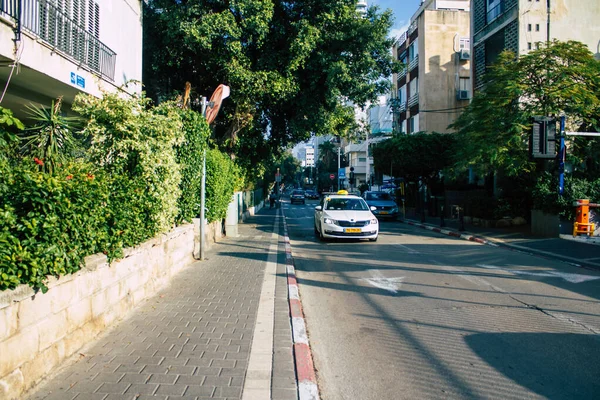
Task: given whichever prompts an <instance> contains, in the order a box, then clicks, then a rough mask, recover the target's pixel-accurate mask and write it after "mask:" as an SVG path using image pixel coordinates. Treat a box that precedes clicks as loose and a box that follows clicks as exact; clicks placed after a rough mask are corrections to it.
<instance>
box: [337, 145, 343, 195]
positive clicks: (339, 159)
mask: <svg viewBox="0 0 600 400" xmlns="http://www.w3.org/2000/svg"><path fill="white" fill-rule="evenodd" d="M341 148H342V141H341V139H340V143H339V146H338V173H337V177H338V190H340V189H341V188H340V168H342V162H341V150H340V149H341Z"/></svg>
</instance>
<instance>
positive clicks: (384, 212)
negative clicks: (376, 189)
mask: <svg viewBox="0 0 600 400" xmlns="http://www.w3.org/2000/svg"><path fill="white" fill-rule="evenodd" d="M387 213H388V212H387V211H380V212H379V214H387Z"/></svg>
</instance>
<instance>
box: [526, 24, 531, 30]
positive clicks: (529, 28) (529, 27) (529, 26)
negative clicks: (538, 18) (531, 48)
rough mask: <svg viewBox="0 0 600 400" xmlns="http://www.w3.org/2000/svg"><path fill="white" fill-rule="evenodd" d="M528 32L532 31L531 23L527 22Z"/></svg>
mask: <svg viewBox="0 0 600 400" xmlns="http://www.w3.org/2000/svg"><path fill="white" fill-rule="evenodd" d="M527 32H531V24H527Z"/></svg>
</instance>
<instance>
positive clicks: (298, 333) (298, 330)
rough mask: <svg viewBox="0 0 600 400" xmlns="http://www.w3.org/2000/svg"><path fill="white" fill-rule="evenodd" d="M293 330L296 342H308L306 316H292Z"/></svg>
mask: <svg viewBox="0 0 600 400" xmlns="http://www.w3.org/2000/svg"><path fill="white" fill-rule="evenodd" d="M292 331H293V336H294V343H304V344H308V335H307V334H306V325H304V318H300V317H293V318H292Z"/></svg>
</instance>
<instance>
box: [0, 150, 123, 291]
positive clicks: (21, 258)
mask: <svg viewBox="0 0 600 400" xmlns="http://www.w3.org/2000/svg"><path fill="white" fill-rule="evenodd" d="M37 169H38V168H37V165H36V164H34V162H33V160H31V161H29V162H28V163H21V164H19V165H18V166H17V167H15V168H14V169H6V168H5V169H4V170H3V171H2V178H1V179H2V185H1V186H4V187H5V188H6V189H7V190H5V191H3V192H2V193H0V194H1V196H2V202H1V203H0V214H1V215H2V217H1V218H0V277H1V279H0V290H4V289H8V288H14V287H16V286H17V285H18V284H20V283H26V284H29V285H30V286H32V287H34V288H36V289H38V288H41V289H42V291H45V290H46V286H45V283H44V282H45V281H46V279H47V278H46V277H47V275H52V276H56V277H58V276H60V275H64V274H69V273H73V272H75V271H78V270H79V269H80V268H81V266H82V265H83V258H84V257H85V256H87V255H90V254H94V253H97V252H104V253H106V254H109V252H110V253H112V254H116V253H115V251H118V250H120V249H117V248H116V247H115V244H114V243H111V241H112V240H113V238H112V237H111V236H110V234H109V231H108V230H107V223H106V217H107V213H105V212H103V210H104V208H105V207H106V204H107V201H108V198H109V194H110V191H109V186H108V185H107V184H106V181H105V179H104V176H103V175H102V174H101V171H95V170H94V169H93V167H92V166H91V165H90V164H86V163H73V164H69V165H67V166H63V167H61V168H60V170H59V171H56V173H55V174H46V173H40V172H38V171H37Z"/></svg>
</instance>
